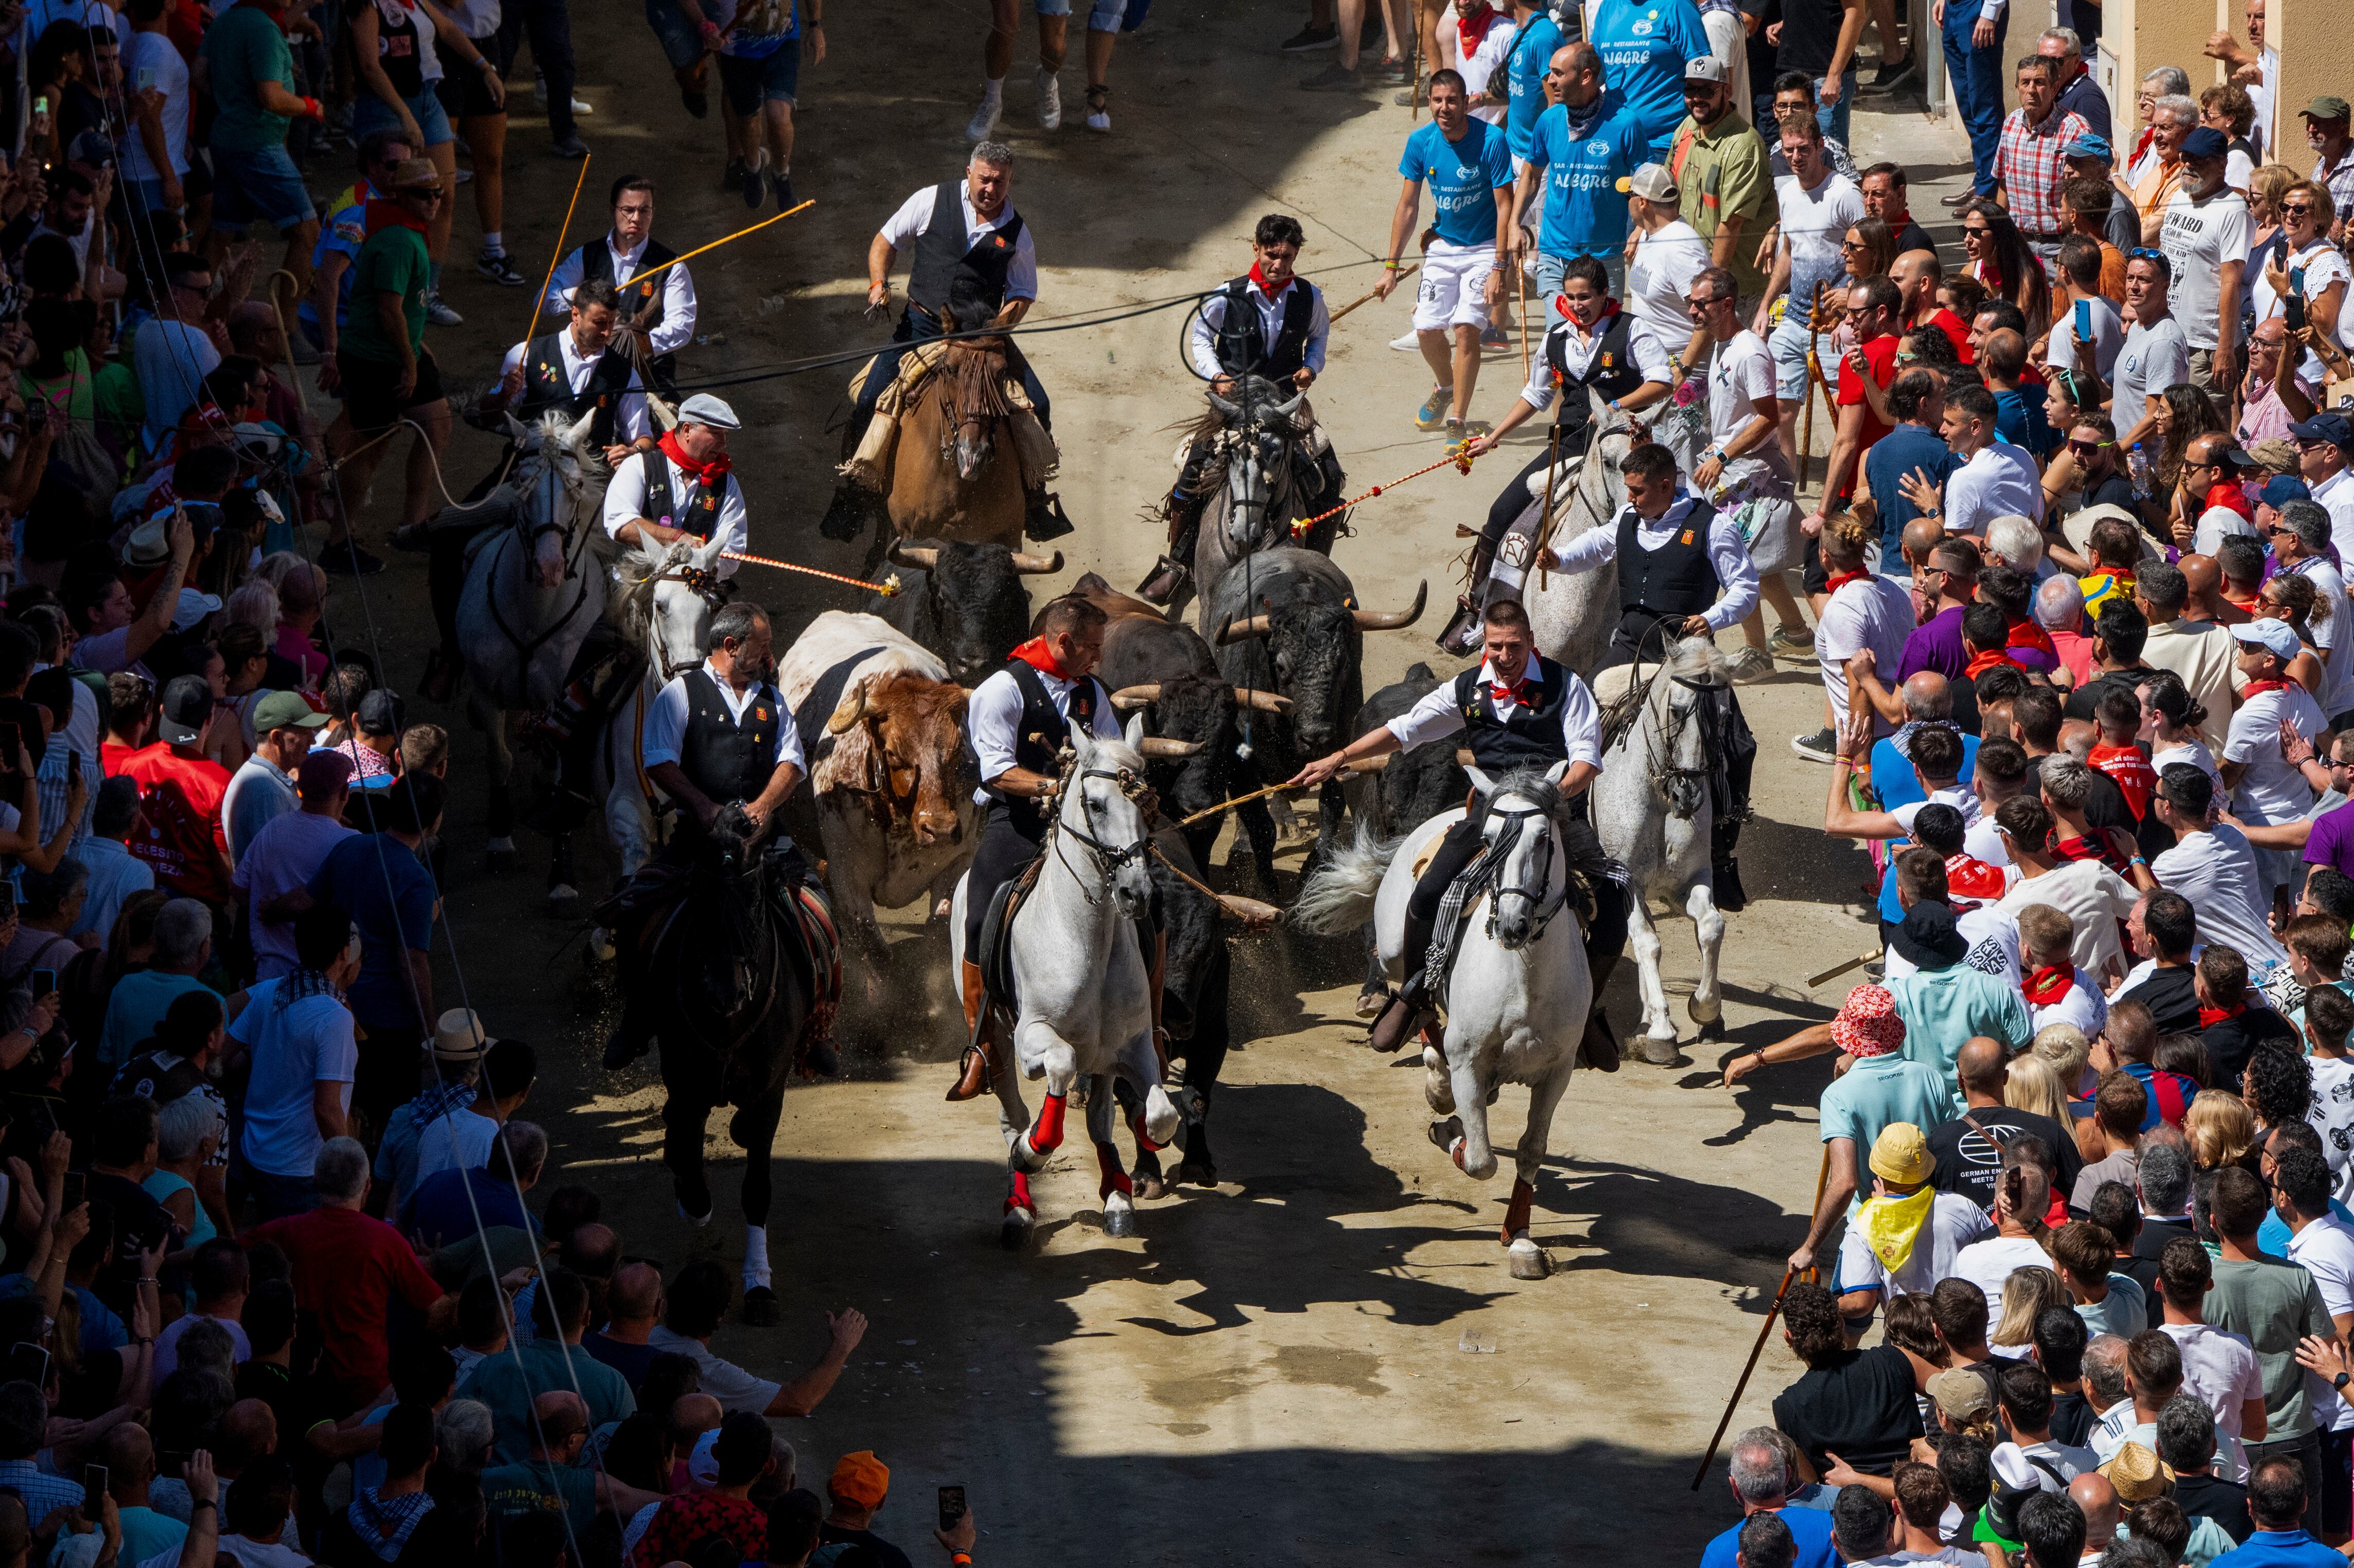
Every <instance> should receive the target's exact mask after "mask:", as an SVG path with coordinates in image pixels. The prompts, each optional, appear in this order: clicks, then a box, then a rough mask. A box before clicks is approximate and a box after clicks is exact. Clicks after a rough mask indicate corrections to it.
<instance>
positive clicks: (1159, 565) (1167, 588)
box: [1136, 556, 1193, 604]
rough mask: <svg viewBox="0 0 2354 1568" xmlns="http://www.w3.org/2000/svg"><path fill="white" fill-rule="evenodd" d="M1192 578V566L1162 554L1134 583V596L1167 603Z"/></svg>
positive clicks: (1156, 602) (1155, 602)
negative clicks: (1141, 579)
mask: <svg viewBox="0 0 2354 1568" xmlns="http://www.w3.org/2000/svg"><path fill="white" fill-rule="evenodd" d="M1192 581H1193V568H1191V567H1187V566H1186V565H1185V564H1184V563H1183V562H1182V561H1178V560H1172V558H1171V557H1169V556H1161V558H1160V559H1159V560H1157V561H1155V562H1153V563H1152V569H1151V570H1150V571H1149V572H1147V573H1145V574H1144V580H1143V581H1142V582H1140V583H1139V584H1137V585H1136V597H1137V598H1139V599H1144V600H1146V601H1147V602H1149V603H1152V604H1167V603H1169V602H1171V601H1172V599H1175V598H1176V597H1177V595H1178V593H1179V591H1180V590H1181V589H1182V588H1184V587H1185V585H1186V584H1187V583H1190V582H1192Z"/></svg>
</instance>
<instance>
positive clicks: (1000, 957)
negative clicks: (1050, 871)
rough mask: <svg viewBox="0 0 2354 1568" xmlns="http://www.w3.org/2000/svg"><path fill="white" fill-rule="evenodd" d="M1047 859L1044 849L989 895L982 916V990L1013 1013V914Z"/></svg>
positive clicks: (980, 960) (1020, 904)
mask: <svg viewBox="0 0 2354 1568" xmlns="http://www.w3.org/2000/svg"><path fill="white" fill-rule="evenodd" d="M1044 860H1045V853H1044V850H1041V851H1040V852H1039V854H1038V857H1037V858H1036V859H1034V860H1033V861H1031V863H1029V864H1028V865H1026V866H1023V868H1022V871H1021V874H1019V875H1016V876H1009V877H1007V878H1006V879H1005V881H1004V882H1002V884H1000V885H999V886H998V889H997V891H996V892H995V893H993V894H991V895H990V898H989V908H988V909H987V910H986V911H984V912H983V913H982V915H981V955H980V959H979V962H980V964H981V989H982V990H983V991H985V992H987V993H988V995H989V997H990V998H991V1000H992V1001H995V1002H996V1004H997V1005H998V1006H1000V1007H1002V1008H1004V1009H1005V1010H1006V1011H1007V1012H1013V1005H1014V996H1013V943H1012V942H1011V941H1010V940H1008V939H1007V938H1008V937H1009V936H1010V935H1011V933H1012V932H1013V913H1014V911H1015V910H1017V909H1019V908H1020V907H1021V906H1022V898H1023V895H1024V894H1026V893H1028V892H1029V891H1030V887H1031V885H1032V884H1033V883H1034V882H1036V881H1037V880H1038V868H1039V866H1040V865H1041V864H1042V863H1044Z"/></svg>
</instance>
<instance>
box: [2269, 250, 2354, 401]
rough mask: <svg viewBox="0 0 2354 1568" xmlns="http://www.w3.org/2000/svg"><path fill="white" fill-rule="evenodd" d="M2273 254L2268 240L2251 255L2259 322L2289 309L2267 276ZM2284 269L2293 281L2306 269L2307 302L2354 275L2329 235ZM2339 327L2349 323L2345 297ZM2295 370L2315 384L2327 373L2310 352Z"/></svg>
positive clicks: (2339, 303) (2319, 358)
mask: <svg viewBox="0 0 2354 1568" xmlns="http://www.w3.org/2000/svg"><path fill="white" fill-rule="evenodd" d="M2272 256H2273V248H2272V242H2271V241H2269V240H2267V241H2265V243H2264V248H2263V249H2260V250H2257V251H2255V252H2253V253H2252V254H2251V255H2250V256H2249V257H2248V302H2249V304H2250V305H2251V306H2252V307H2253V309H2254V311H2255V313H2256V320H2257V322H2258V323H2264V322H2268V321H2270V320H2272V319H2273V318H2274V316H2281V315H2286V314H2287V313H2288V302H2287V299H2286V297H2285V296H2284V295H2281V294H2276V293H2274V292H2273V286H2272V282H2271V281H2270V280H2269V279H2267V278H2266V277H2265V276H2264V268H2265V266H2266V265H2267V264H2269V263H2270V262H2271V260H2272ZM2284 270H2285V271H2286V272H2287V273H2288V274H2289V281H2291V282H2295V281H2296V274H2297V273H2298V272H2299V271H2302V272H2304V274H2305V298H2306V301H2307V302H2312V301H2314V300H2317V299H2319V298H2320V297H2321V296H2322V295H2323V294H2325V293H2327V292H2328V291H2329V290H2330V288H2331V286H2332V285H2334V284H2338V283H2343V282H2345V281H2348V280H2349V278H2354V271H2349V270H2348V268H2347V265H2346V258H2345V257H2343V256H2340V255H2339V254H2338V248H2337V247H2336V246H2334V245H2332V244H2330V243H2329V241H2328V240H2327V239H2326V238H2317V239H2315V240H2314V242H2313V243H2312V244H2311V245H2309V246H2307V247H2306V249H2303V250H2301V251H2299V252H2297V253H2296V255H2294V256H2291V257H2289V258H2288V259H2287V260H2286V263H2285V268H2284ZM2345 315H2346V301H2345V299H2344V298H2343V297H2341V298H2340V299H2339V300H2338V317H2339V320H2338V328H2339V330H2340V332H2343V331H2344V329H2345V326H2346V323H2345V319H2344V318H2345ZM2296 373H2297V374H2298V375H2299V376H2304V377H2305V378H2306V380H2307V381H2310V382H2312V383H2313V384H2314V385H2315V386H2316V387H2318V386H2320V385H2321V384H2322V381H2323V379H2324V378H2325V376H2327V371H2326V370H2324V368H2323V367H2322V364H2321V356H2320V355H2317V354H2307V355H2306V356H2305V363H2304V364H2302V365H2300V366H2297V367H2296Z"/></svg>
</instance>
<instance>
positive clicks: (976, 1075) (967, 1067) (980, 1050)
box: [949, 959, 997, 1100]
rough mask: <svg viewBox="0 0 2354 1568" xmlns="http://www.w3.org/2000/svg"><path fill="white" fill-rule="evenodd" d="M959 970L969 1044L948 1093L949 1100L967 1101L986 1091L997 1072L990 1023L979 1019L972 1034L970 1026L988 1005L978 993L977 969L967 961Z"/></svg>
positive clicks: (979, 968) (977, 965) (978, 971)
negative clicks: (976, 1028) (970, 1041)
mask: <svg viewBox="0 0 2354 1568" xmlns="http://www.w3.org/2000/svg"><path fill="white" fill-rule="evenodd" d="M960 971H961V972H960V979H961V980H963V982H964V1026H965V1031H966V1033H967V1034H968V1035H969V1036H970V1038H971V1040H972V1044H970V1045H969V1046H967V1047H966V1048H965V1053H964V1059H963V1061H962V1062H961V1063H960V1065H959V1066H958V1069H957V1081H956V1083H955V1085H954V1086H952V1087H951V1088H950V1089H949V1099H951V1100H970V1099H976V1098H978V1097H980V1095H981V1091H983V1090H984V1089H986V1088H988V1087H989V1085H990V1080H991V1078H992V1077H993V1076H995V1075H996V1072H997V1056H996V1053H995V1050H994V1047H993V1046H992V1044H991V1041H990V1037H989V1036H990V1024H991V1021H989V1020H986V1019H982V1020H981V1028H980V1030H979V1032H978V1033H975V1032H974V1030H973V1022H974V1021H975V1020H976V1019H979V1018H980V1017H981V1009H982V1008H984V1007H986V1006H988V1005H989V1001H988V998H987V997H985V996H984V995H983V994H982V993H981V966H980V965H979V964H976V963H974V962H973V961H972V960H971V959H965V960H964V961H963V963H962V964H961V965H960Z"/></svg>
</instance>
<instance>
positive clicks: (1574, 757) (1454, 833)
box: [1291, 599, 1628, 1073]
mask: <svg viewBox="0 0 2354 1568" xmlns="http://www.w3.org/2000/svg"><path fill="white" fill-rule="evenodd" d="M1481 631H1482V643H1483V646H1484V647H1485V650H1486V653H1487V657H1486V658H1485V660H1484V661H1483V662H1481V663H1480V664H1479V667H1478V668H1476V669H1470V670H1466V671H1464V672H1463V673H1461V674H1460V675H1458V676H1457V677H1456V678H1455V679H1454V680H1453V681H1451V682H1448V683H1447V684H1445V685H1442V686H1440V687H1438V688H1437V690H1436V691H1433V692H1432V693H1430V694H1428V695H1427V696H1426V697H1424V698H1423V699H1422V701H1420V702H1419V703H1416V705H1415V706H1414V708H1413V709H1412V710H1411V711H1410V712H1408V713H1407V714H1406V715H1405V716H1404V717H1402V718H1398V719H1394V720H1393V721H1392V722H1390V723H1389V724H1385V725H1383V726H1380V727H1379V728H1376V729H1373V730H1369V731H1368V732H1366V733H1365V734H1364V735H1362V736H1358V737H1357V738H1356V739H1355V740H1352V741H1351V742H1350V743H1349V744H1348V745H1347V746H1344V747H1341V749H1340V750H1338V751H1336V752H1334V753H1332V754H1331V756H1330V757H1324V758H1318V759H1317V760H1316V761H1314V762H1311V763H1310V764H1309V765H1308V766H1307V767H1305V768H1301V769H1300V770H1299V776H1298V777H1297V778H1295V779H1292V780H1291V782H1292V784H1293V785H1294V786H1295V787H1297V786H1304V785H1314V784H1321V783H1323V782H1324V781H1325V780H1326V779H1330V778H1331V777H1332V776H1333V775H1334V774H1336V773H1338V772H1339V771H1340V770H1341V768H1344V767H1346V766H1347V765H1348V764H1349V763H1351V762H1355V761H1361V760H1364V759H1367V758H1375V757H1381V756H1384V755H1386V754H1388V753H1390V752H1394V751H1401V750H1405V749H1408V748H1410V747H1416V746H1421V745H1423V744H1425V743H1426V742H1428V741H1434V740H1444V739H1446V738H1447V736H1453V735H1457V734H1458V733H1459V734H1460V735H1461V736H1463V742H1464V744H1465V745H1468V746H1469V747H1470V749H1471V757H1472V760H1473V761H1474V762H1475V763H1476V764H1477V765H1478V767H1479V770H1480V771H1481V772H1483V773H1485V774H1487V775H1488V776H1489V777H1490V778H1491V779H1493V778H1499V777H1500V776H1501V775H1503V774H1505V773H1508V772H1510V771H1511V770H1512V769H1514V768H1554V767H1556V766H1559V767H1562V768H1564V772H1563V774H1562V777H1561V779H1560V781H1559V782H1560V787H1561V792H1562V794H1563V796H1564V798H1565V799H1568V800H1573V801H1575V816H1574V818H1573V820H1572V821H1569V822H1568V823H1566V824H1564V828H1563V830H1562V832H1563V848H1564V851H1565V853H1566V855H1567V861H1568V864H1569V865H1570V866H1571V867H1573V868H1575V869H1577V870H1580V871H1583V872H1584V873H1585V883H1586V885H1587V887H1588V888H1589V889H1590V890H1591V891H1592V893H1593V895H1594V902H1595V916H1594V920H1593V923H1592V924H1591V925H1590V926H1588V927H1587V928H1586V933H1585V962H1586V967H1587V969H1589V970H1590V971H1591V972H1592V974H1593V977H1594V1014H1593V1017H1592V1019H1591V1020H1590V1021H1589V1022H1588V1023H1587V1026H1586V1031H1585V1041H1584V1044H1582V1045H1581V1047H1580V1052H1581V1054H1582V1056H1583V1059H1584V1061H1585V1065H1587V1066H1589V1067H1598V1068H1600V1069H1601V1070H1602V1071H1603V1072H1606V1073H1615V1072H1617V1070H1618V1042H1617V1036H1616V1035H1614V1034H1613V1033H1612V1032H1611V1029H1610V1022H1609V1020H1608V1019H1607V1018H1606V1017H1605V1016H1604V1014H1603V1012H1602V986H1603V982H1604V981H1605V980H1607V979H1609V976H1610V971H1611V969H1612V968H1613V967H1614V966H1616V965H1617V962H1618V957H1619V954H1620V953H1622V952H1623V951H1624V950H1625V949H1626V946H1627V896H1628V895H1627V893H1626V890H1625V889H1623V888H1622V887H1620V886H1619V885H1618V883H1617V880H1615V876H1616V874H1619V873H1617V868H1616V867H1614V866H1612V865H1611V863H1610V860H1609V857H1608V856H1607V855H1606V854H1605V853H1603V851H1602V845H1601V842H1600V841H1599V840H1598V839H1596V837H1595V836H1594V830H1593V828H1592V827H1591V826H1589V825H1588V823H1587V822H1586V820H1585V810H1584V807H1585V789H1586V786H1588V785H1589V784H1591V783H1593V782H1594V779H1595V778H1596V775H1597V774H1599V773H1600V772H1601V771H1602V733H1601V726H1600V722H1599V716H1598V715H1597V714H1596V710H1595V705H1594V694H1593V693H1591V692H1589V691H1587V690H1586V689H1585V682H1584V681H1581V680H1579V679H1578V677H1577V674H1576V673H1575V672H1574V671H1572V670H1569V669H1566V668H1564V666H1562V665H1560V664H1556V663H1554V662H1553V661H1552V660H1550V659H1547V658H1545V657H1543V655H1542V654H1540V653H1538V652H1536V637H1535V634H1534V633H1533V632H1532V630H1530V628H1529V618H1528V612H1527V611H1525V610H1524V609H1522V608H1521V605H1520V602H1519V601H1518V600H1516V599H1494V600H1491V601H1490V603H1489V605H1488V608H1487V611H1486V614H1485V617H1484V619H1483V620H1482V622H1481ZM1485 823H1486V818H1485V814H1484V811H1483V810H1482V809H1481V808H1480V807H1479V806H1477V805H1475V806H1474V807H1473V809H1472V810H1469V811H1468V812H1466V813H1465V815H1464V818H1463V820H1462V821H1459V822H1458V823H1456V824H1455V825H1454V826H1453V827H1451V828H1449V829H1447V833H1446V836H1445V837H1443V838H1441V839H1440V840H1439V842H1438V849H1437V853H1435V854H1434V855H1432V857H1431V860H1430V863H1429V865H1428V866H1426V868H1424V871H1423V874H1422V875H1421V876H1420V877H1419V878H1417V879H1416V882H1415V886H1414V895H1413V896H1412V897H1411V898H1409V899H1408V900H1407V901H1406V911H1405V937H1404V940H1403V944H1402V948H1401V950H1402V952H1403V954H1404V957H1405V985H1404V986H1403V987H1402V988H1401V989H1400V990H1399V991H1397V992H1396V994H1394V996H1392V997H1391V999H1390V1001H1389V1005H1388V1006H1387V1007H1386V1008H1384V1010H1383V1012H1382V1015H1381V1017H1379V1018H1378V1019H1376V1020H1374V1022H1373V1039H1372V1044H1373V1048H1374V1049H1375V1050H1377V1051H1382V1052H1390V1051H1394V1050H1396V1049H1397V1048H1398V1047H1399V1046H1400V1045H1403V1044H1405V1042H1406V1040H1407V1038H1408V1037H1409V1036H1410V1035H1412V1034H1413V1033H1414V1032H1415V1031H1416V1030H1417V1029H1419V1028H1421V1027H1422V1026H1423V1025H1424V1024H1425V1023H1426V1022H1429V1020H1430V1017H1431V1011H1430V1002H1429V999H1428V997H1427V996H1426V994H1425V991H1424V979H1425V970H1426V963H1425V957H1424V956H1425V954H1426V952H1427V951H1428V949H1429V947H1430V940H1431V929H1432V926H1433V924H1434V923H1435V922H1436V921H1437V917H1438V906H1439V904H1440V902H1441V901H1442V900H1444V899H1445V897H1446V896H1447V888H1449V887H1450V886H1452V885H1454V882H1455V879H1456V878H1457V877H1458V876H1460V875H1461V874H1463V869H1464V867H1466V866H1468V865H1469V864H1470V863H1471V861H1472V859H1473V857H1475V856H1476V855H1477V854H1478V853H1479V851H1480V849H1481V848H1482V847H1483V843H1484V840H1483V838H1482V832H1483V830H1484V827H1485Z"/></svg>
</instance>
